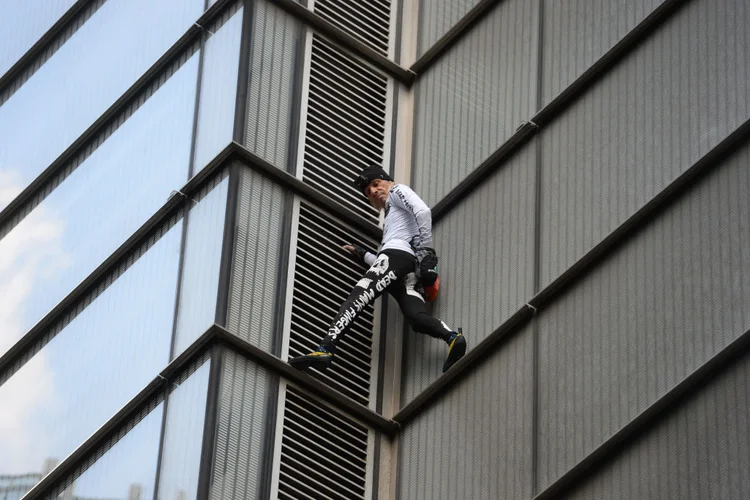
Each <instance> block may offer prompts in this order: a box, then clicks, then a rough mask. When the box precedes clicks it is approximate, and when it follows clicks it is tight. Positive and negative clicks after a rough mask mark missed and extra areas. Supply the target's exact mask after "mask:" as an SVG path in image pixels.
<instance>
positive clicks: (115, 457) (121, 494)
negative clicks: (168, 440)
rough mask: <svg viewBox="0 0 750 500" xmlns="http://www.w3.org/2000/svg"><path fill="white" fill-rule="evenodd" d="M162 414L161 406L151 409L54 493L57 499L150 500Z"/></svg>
mask: <svg viewBox="0 0 750 500" xmlns="http://www.w3.org/2000/svg"><path fill="white" fill-rule="evenodd" d="M163 411H164V405H163V404H160V405H159V406H157V407H156V408H154V410H152V411H151V413H149V414H148V415H146V417H145V418H144V419H143V420H141V421H140V422H138V423H137V424H136V425H135V427H133V428H132V429H131V430H130V431H128V433H127V434H125V435H124V436H123V437H122V439H120V440H119V441H117V442H116V443H115V444H114V446H112V448H110V449H109V450H107V451H106V452H105V453H104V454H103V455H102V456H101V457H100V458H99V459H98V460H97V461H96V462H94V464H93V465H92V466H91V467H90V468H88V469H87V470H86V471H85V472H84V473H83V474H81V476H80V477H78V478H76V479H75V480H74V481H73V482H72V484H70V485H69V486H67V487H66V488H65V489H64V490H63V491H62V493H58V495H57V498H58V499H60V500H70V499H81V500H83V499H97V498H102V499H104V498H106V499H107V500H120V499H122V500H147V499H149V498H153V496H154V484H155V482H156V463H157V457H158V455H159V436H160V434H161V421H162V412H163Z"/></svg>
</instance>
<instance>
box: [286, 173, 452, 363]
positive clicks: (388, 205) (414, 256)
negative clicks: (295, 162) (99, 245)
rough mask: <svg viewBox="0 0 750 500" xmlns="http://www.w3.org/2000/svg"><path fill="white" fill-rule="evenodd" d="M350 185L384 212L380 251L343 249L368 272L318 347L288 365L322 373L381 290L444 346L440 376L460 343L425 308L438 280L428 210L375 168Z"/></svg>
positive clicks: (356, 247)
mask: <svg viewBox="0 0 750 500" xmlns="http://www.w3.org/2000/svg"><path fill="white" fill-rule="evenodd" d="M354 184H355V185H356V186H357V187H358V188H359V189H360V190H361V191H362V192H363V194H364V195H365V196H366V197H367V199H368V200H370V203H371V204H372V206H373V207H375V208H376V209H377V210H385V222H384V226H383V240H382V242H381V245H380V250H379V252H378V254H377V255H375V254H373V253H371V252H368V251H366V250H365V249H364V248H362V247H361V246H359V245H345V246H344V249H345V250H347V251H349V252H350V253H351V254H352V255H353V256H355V257H356V258H357V259H358V260H360V261H361V262H362V263H363V264H365V265H367V266H369V269H368V270H367V272H365V274H364V276H363V277H362V279H360V280H359V281H358V282H357V284H356V285H355V287H354V289H353V290H352V292H351V294H349V297H348V298H347V299H346V301H345V302H344V304H343V305H342V306H341V309H340V310H339V312H338V314H337V315H336V317H335V318H334V319H333V322H332V323H331V326H330V327H329V328H328V333H327V334H326V336H325V338H324V339H323V341H322V342H321V344H320V346H319V347H318V348H317V349H316V350H315V351H313V352H311V353H310V354H307V355H304V356H298V357H296V358H293V359H291V360H290V361H289V362H290V363H291V364H292V365H294V366H296V367H297V368H299V369H301V370H306V369H308V368H317V369H319V370H323V369H325V368H328V366H329V365H330V364H331V362H332V361H333V357H334V355H335V353H336V344H337V343H338V341H339V340H340V339H341V337H342V336H344V335H345V334H346V332H347V331H348V330H349V328H350V327H351V325H352V323H353V322H354V319H355V318H356V317H357V316H358V315H359V313H360V312H361V311H362V310H363V309H364V308H365V306H367V304H369V303H370V302H372V301H373V300H375V299H376V298H377V297H379V296H380V295H382V294H383V293H384V292H386V291H387V292H388V293H390V294H391V295H392V296H393V298H394V299H395V300H396V302H398V305H399V307H400V308H401V311H402V312H403V313H404V316H405V317H406V319H407V320H408V321H409V324H410V325H411V327H412V328H413V329H414V331H416V332H420V333H425V334H427V335H430V336H431V337H435V338H438V339H443V340H444V341H445V342H446V343H447V344H448V357H447V358H446V360H445V363H444V364H443V372H445V371H446V370H448V368H450V367H451V366H453V364H455V363H456V361H458V360H459V359H461V357H463V355H464V354H465V353H466V339H465V338H464V337H463V335H462V334H461V332H460V331H458V332H456V331H453V330H452V329H451V328H450V327H448V325H446V324H445V323H444V322H442V321H441V320H439V319H436V318H433V317H432V316H430V314H429V313H428V312H427V307H426V305H425V292H424V287H425V286H428V287H430V286H433V287H434V286H435V284H436V283H435V282H436V280H437V278H438V275H437V261H438V259H437V255H436V253H435V250H433V248H432V214H431V212H430V209H429V207H428V206H427V205H426V204H425V202H424V201H422V199H421V198H420V197H419V196H417V194H416V193H415V192H414V191H413V190H412V189H411V188H409V187H408V186H406V185H403V184H396V183H395V182H393V179H392V178H391V177H390V176H389V175H388V174H387V173H386V172H385V171H384V170H383V169H382V168H380V167H378V166H375V165H372V166H369V167H367V168H365V169H364V170H363V171H362V173H361V174H360V175H359V176H358V177H357V178H356V179H355V181H354ZM459 330H460V329H459Z"/></svg>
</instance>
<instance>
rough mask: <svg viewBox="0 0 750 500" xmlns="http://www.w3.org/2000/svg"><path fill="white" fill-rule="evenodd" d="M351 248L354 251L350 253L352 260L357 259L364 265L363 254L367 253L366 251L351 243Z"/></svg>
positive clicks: (360, 246)
mask: <svg viewBox="0 0 750 500" xmlns="http://www.w3.org/2000/svg"><path fill="white" fill-rule="evenodd" d="M351 246H352V247H354V251H353V252H351V254H352V255H353V256H354V258H355V259H357V260H358V261H359V262H361V263H362V264H366V262H365V254H366V253H367V249H366V248H365V247H363V246H362V245H358V244H356V243H352V244H351Z"/></svg>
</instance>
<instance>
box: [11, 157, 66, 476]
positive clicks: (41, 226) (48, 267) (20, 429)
mask: <svg viewBox="0 0 750 500" xmlns="http://www.w3.org/2000/svg"><path fill="white" fill-rule="evenodd" d="M18 179H19V176H17V175H12V174H10V173H8V171H0V206H5V205H7V203H8V202H9V201H10V200H11V199H12V197H13V196H15V194H17V193H18V192H20V191H21V188H20V184H19V182H18ZM63 231H64V224H63V223H62V221H60V220H58V219H57V218H56V217H54V215H53V214H51V213H50V211H49V210H48V209H47V208H46V207H44V206H39V207H37V209H36V210H34V211H33V212H32V213H31V214H29V215H28V216H27V217H26V218H25V219H24V220H23V221H21V222H20V223H19V224H18V226H16V227H15V228H14V229H13V230H12V231H11V232H10V233H8V234H7V235H5V237H3V238H2V239H1V240H0V298H2V300H0V353H4V352H6V351H7V350H8V348H10V347H11V346H12V345H13V344H14V343H15V342H17V341H18V340H19V339H20V338H21V337H22V336H23V335H24V334H25V329H27V328H28V325H27V323H28V321H27V320H26V319H25V318H24V314H26V305H27V304H28V303H29V301H30V300H32V292H33V291H34V290H35V287H37V288H38V287H41V286H44V282H45V281H47V280H49V279H54V277H55V274H56V273H57V272H58V271H59V270H60V269H62V268H64V267H65V266H66V265H67V263H68V258H67V257H66V255H65V254H64V252H63V250H62V245H61V242H62V235H63ZM34 319H39V318H34ZM34 322H35V321H34ZM54 377H55V375H54V372H53V370H52V367H51V366H50V365H49V362H48V360H47V357H46V353H45V351H44V350H42V351H41V352H39V353H37V354H36V355H35V356H34V357H33V358H32V359H31V360H29V362H28V363H26V364H25V365H24V366H23V367H22V368H21V370H20V371H18V372H17V373H15V374H14V375H13V376H12V377H11V378H10V379H9V380H8V381H6V382H5V383H4V384H3V385H2V386H0V401H2V411H0V450H2V453H0V474H21V473H29V472H40V471H41V468H42V466H43V463H44V459H45V458H47V455H46V453H45V450H48V449H50V446H51V445H52V442H53V441H52V440H54V432H53V430H54V429H51V428H50V426H49V425H40V424H41V423H43V422H45V421H47V420H48V416H49V415H50V414H53V413H54V408H55V407H56V406H57V404H56V401H55V379H54ZM57 458H60V457H57Z"/></svg>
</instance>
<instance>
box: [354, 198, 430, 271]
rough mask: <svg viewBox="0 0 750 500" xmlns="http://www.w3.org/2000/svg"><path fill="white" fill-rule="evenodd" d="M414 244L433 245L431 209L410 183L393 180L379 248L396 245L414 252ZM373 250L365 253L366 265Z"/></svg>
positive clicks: (419, 245) (386, 205) (371, 259)
mask: <svg viewBox="0 0 750 500" xmlns="http://www.w3.org/2000/svg"><path fill="white" fill-rule="evenodd" d="M411 242H413V243H414V246H415V247H432V212H431V211H430V207H428V206H427V204H426V203H425V202H424V201H422V198H420V197H419V196H418V195H417V193H415V192H414V191H413V190H412V189H411V188H410V187H409V186H406V185H404V184H395V185H394V186H393V187H392V188H391V190H390V191H389V192H388V198H387V199H386V202H385V222H384V225H383V240H382V241H381V242H380V251H381V252H382V251H383V250H388V249H395V250H403V251H404V252H408V253H410V254H412V255H414V250H413V249H412V246H411ZM375 259H376V256H375V254H373V253H372V252H367V253H366V254H365V257H364V260H365V263H366V264H367V265H368V266H371V265H372V264H373V262H375Z"/></svg>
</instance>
